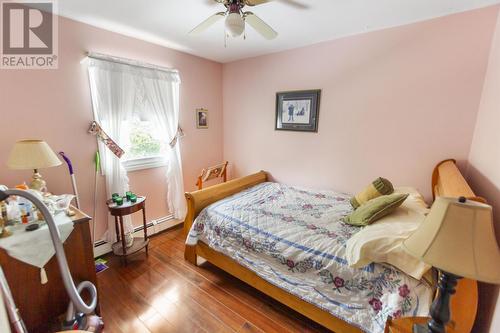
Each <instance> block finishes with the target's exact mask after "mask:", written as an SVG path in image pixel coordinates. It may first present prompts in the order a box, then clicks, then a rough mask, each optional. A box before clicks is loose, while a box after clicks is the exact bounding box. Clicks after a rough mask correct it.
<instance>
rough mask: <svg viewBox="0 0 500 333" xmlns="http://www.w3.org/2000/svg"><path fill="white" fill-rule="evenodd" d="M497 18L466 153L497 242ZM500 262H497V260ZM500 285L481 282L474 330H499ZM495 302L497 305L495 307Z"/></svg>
mask: <svg viewBox="0 0 500 333" xmlns="http://www.w3.org/2000/svg"><path fill="white" fill-rule="evenodd" d="M499 126H500V17H499V18H498V21H497V25H496V32H495V37H494V39H493V44H492V48H491V53H490V59H489V65H488V72H487V74H486V78H485V81H484V89H483V95H482V98H481V104H480V108H479V113H478V116H477V123H476V130H475V132H474V139H473V141H472V146H471V151H470V155H469V170H468V174H469V180H470V182H471V184H472V186H473V188H474V189H475V191H476V193H477V194H478V195H480V196H484V197H485V198H486V199H487V200H488V202H489V203H490V204H491V205H493V208H494V218H495V228H496V233H497V240H498V241H500V151H499V143H500V130H499ZM499 264H500V263H499ZM498 295H499V288H498V287H495V286H491V285H486V284H481V285H480V298H479V301H480V311H479V314H478V319H477V321H476V329H475V332H488V327H489V323H490V322H491V327H489V332H491V333H496V332H500V297H498ZM495 305H496V307H495Z"/></svg>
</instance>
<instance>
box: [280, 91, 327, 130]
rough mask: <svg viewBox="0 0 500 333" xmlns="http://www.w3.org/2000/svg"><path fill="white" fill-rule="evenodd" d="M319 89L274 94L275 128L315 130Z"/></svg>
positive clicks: (316, 127) (317, 116)
mask: <svg viewBox="0 0 500 333" xmlns="http://www.w3.org/2000/svg"><path fill="white" fill-rule="evenodd" d="M320 98H321V90H305V91H288V92H279V93H277V94H276V127H275V129H276V130H283V131H302V132H317V131H318V119H319V103H320Z"/></svg>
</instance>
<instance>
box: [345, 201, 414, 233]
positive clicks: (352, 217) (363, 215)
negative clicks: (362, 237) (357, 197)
mask: <svg viewBox="0 0 500 333" xmlns="http://www.w3.org/2000/svg"><path fill="white" fill-rule="evenodd" d="M407 197H408V194H391V195H382V196H380V197H377V198H375V199H372V200H370V201H368V202H367V203H365V204H364V205H362V206H360V207H359V208H358V209H356V210H355V211H354V212H352V213H351V214H349V215H347V216H346V217H344V218H343V219H342V220H343V221H344V222H345V223H347V224H351V225H355V226H365V225H369V224H372V223H373V222H375V221H377V220H378V219H380V218H382V217H384V216H386V215H389V214H390V213H392V212H393V211H395V210H396V208H398V207H399V206H400V205H401V204H402V203H403V201H405V200H406V198H407Z"/></svg>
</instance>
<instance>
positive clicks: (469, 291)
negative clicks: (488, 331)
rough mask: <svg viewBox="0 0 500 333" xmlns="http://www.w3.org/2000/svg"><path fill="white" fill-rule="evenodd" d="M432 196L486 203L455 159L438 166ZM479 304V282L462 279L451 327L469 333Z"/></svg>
mask: <svg viewBox="0 0 500 333" xmlns="http://www.w3.org/2000/svg"><path fill="white" fill-rule="evenodd" d="M432 195H433V197H434V199H435V198H436V197H439V196H443V197H460V196H463V197H466V198H468V199H470V200H475V201H480V202H483V203H486V200H485V199H483V198H481V197H477V196H476V195H475V194H474V191H472V189H471V187H470V186H469V184H467V181H466V180H465V178H464V176H463V175H462V173H461V172H460V170H459V169H458V167H457V164H456V161H455V160H453V159H448V160H444V161H442V162H440V163H438V164H437V165H436V167H435V168H434V171H433V173H432ZM477 303H478V292H477V282H476V281H475V280H469V279H461V280H460V281H459V282H458V285H457V292H456V294H455V295H454V296H453V297H452V298H451V321H450V325H451V326H452V327H453V329H454V331H455V332H457V333H469V332H470V331H471V330H472V327H473V326H474V321H475V319H476V312H477Z"/></svg>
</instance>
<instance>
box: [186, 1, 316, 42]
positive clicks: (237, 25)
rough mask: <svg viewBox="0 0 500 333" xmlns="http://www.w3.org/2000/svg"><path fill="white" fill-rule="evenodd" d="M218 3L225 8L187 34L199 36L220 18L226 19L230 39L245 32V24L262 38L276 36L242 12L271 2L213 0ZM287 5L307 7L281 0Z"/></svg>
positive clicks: (270, 29)
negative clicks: (245, 8)
mask: <svg viewBox="0 0 500 333" xmlns="http://www.w3.org/2000/svg"><path fill="white" fill-rule="evenodd" d="M213 1H215V2H217V3H220V4H222V5H224V6H225V7H226V10H225V11H223V12H218V13H215V14H214V15H212V16H210V17H209V18H208V19H206V20H205V21H203V22H202V23H200V24H199V25H198V26H196V27H195V28H194V29H193V30H191V31H190V32H189V34H190V35H199V34H201V33H202V32H204V31H205V30H207V29H208V28H209V27H211V26H212V25H214V24H215V23H216V22H218V21H219V20H221V19H222V18H224V17H225V18H226V22H225V26H226V34H227V35H228V36H231V37H238V36H241V34H242V33H243V32H244V31H245V23H248V24H249V25H250V26H251V27H252V28H254V29H255V30H256V31H257V32H258V33H260V34H261V35H262V36H263V37H264V38H266V39H268V40H271V39H274V38H276V37H277V36H278V33H277V32H276V31H274V29H273V28H271V26H269V25H268V24H267V23H266V22H264V21H263V20H262V19H260V18H259V17H258V16H257V15H255V14H254V13H252V12H249V11H244V10H243V9H244V7H245V6H251V7H253V6H257V5H261V4H264V3H267V2H271V1H273V0H213ZM281 1H282V2H283V1H284V2H285V3H288V4H289V5H292V6H295V7H298V8H307V6H305V5H303V4H300V3H299V2H296V1H295V0H281Z"/></svg>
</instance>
